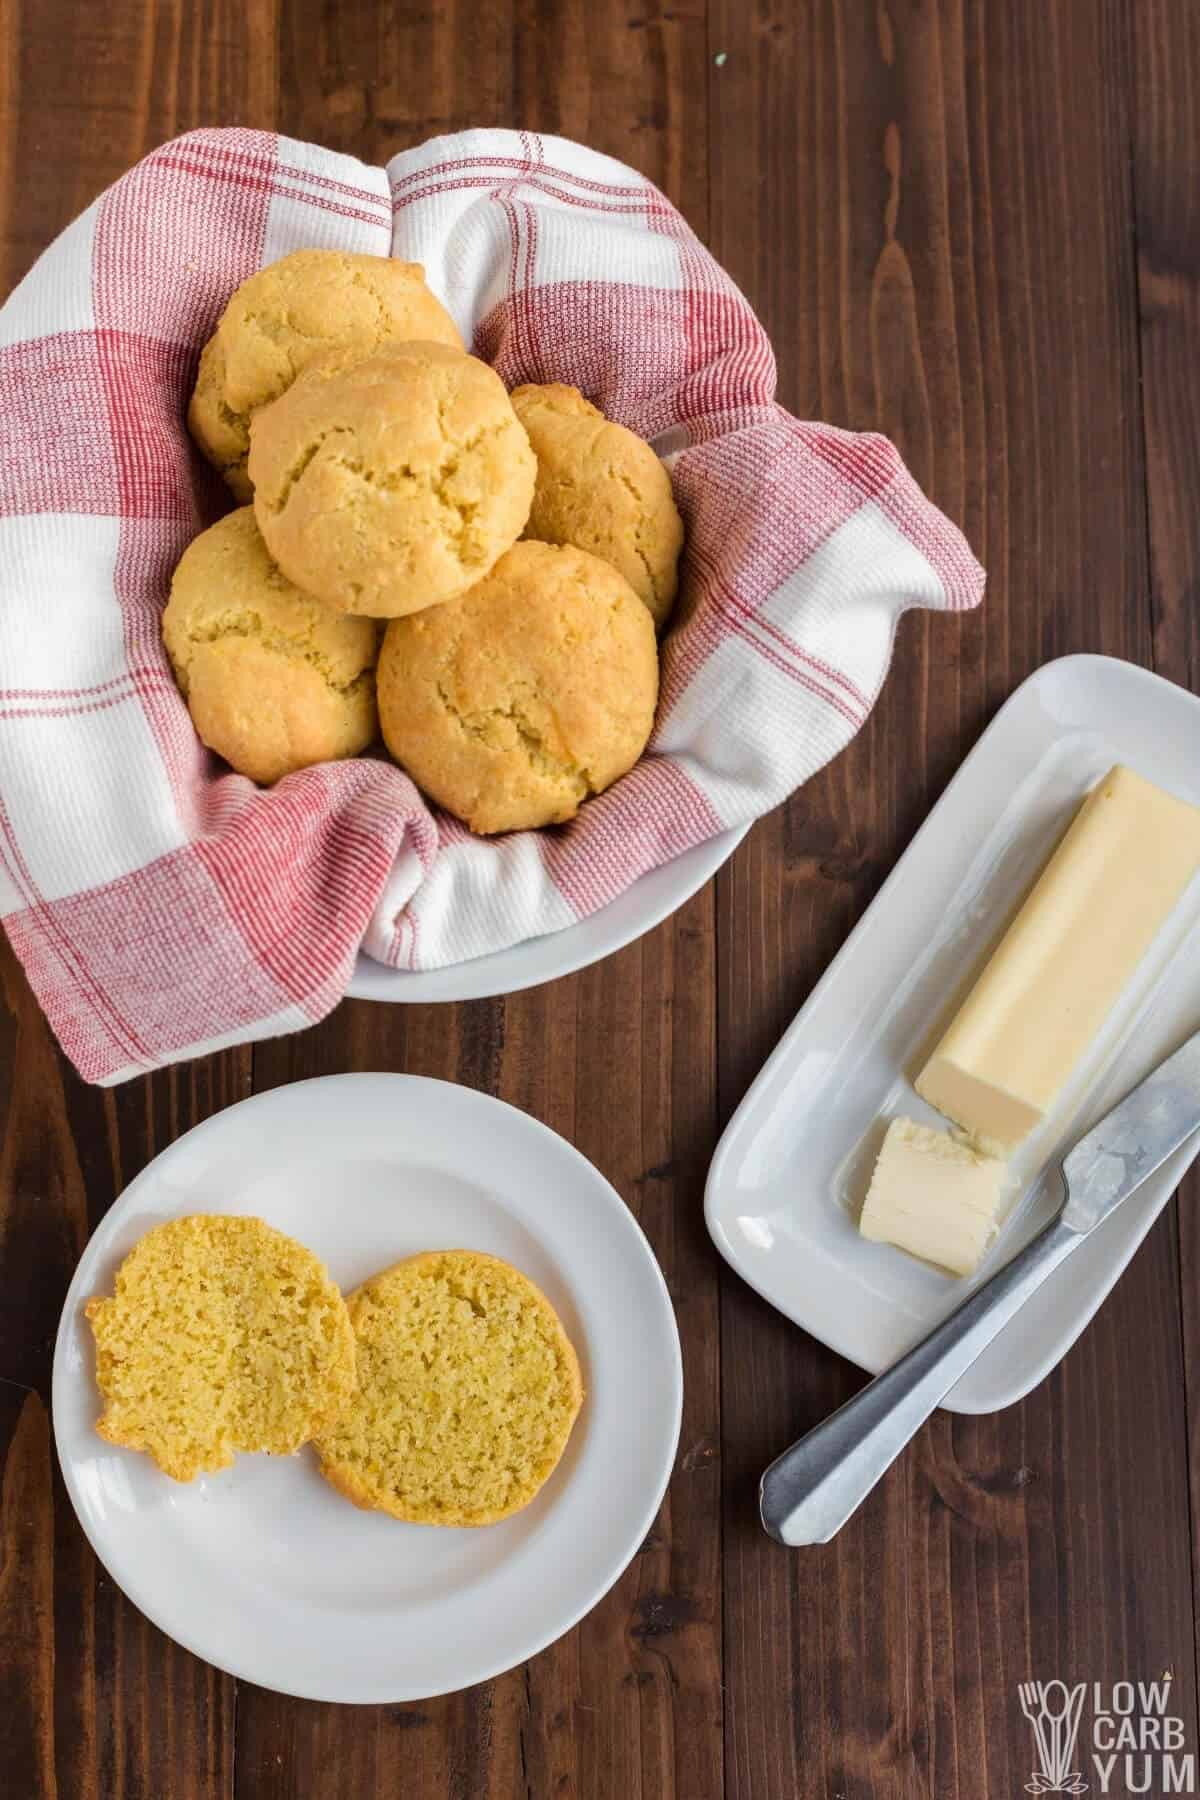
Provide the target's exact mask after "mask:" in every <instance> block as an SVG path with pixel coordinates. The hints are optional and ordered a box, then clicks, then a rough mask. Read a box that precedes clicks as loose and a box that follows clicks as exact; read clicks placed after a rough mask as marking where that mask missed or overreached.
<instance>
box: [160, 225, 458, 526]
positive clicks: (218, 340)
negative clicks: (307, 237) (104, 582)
mask: <svg viewBox="0 0 1200 1800" xmlns="http://www.w3.org/2000/svg"><path fill="white" fill-rule="evenodd" d="M408 338H421V339H422V340H425V341H430V340H432V341H433V342H436V343H440V344H448V345H450V347H451V348H452V349H455V350H461V349H462V347H463V344H462V339H461V337H460V336H459V333H458V328H457V326H456V325H455V323H454V321H453V319H452V318H451V317H450V314H449V313H448V312H447V311H446V309H445V307H444V306H443V305H442V303H441V301H440V300H438V299H437V297H436V295H434V294H433V293H431V292H430V290H429V288H428V287H427V286H426V285H425V271H424V269H423V268H422V267H421V265H420V263H406V262H398V261H397V260H396V259H395V258H394V257H390V256H366V255H359V254H354V253H351V252H347V251H343V250H295V251H293V252H292V254H291V255H290V256H284V257H281V258H280V260H279V261H278V262H274V263H269V264H268V265H267V267H266V268H265V269H259V270H258V272H257V273H256V274H254V275H251V276H250V277H249V278H248V280H246V281H243V282H242V284H241V286H240V287H239V288H237V289H236V291H235V292H234V294H233V295H232V296H231V298H230V300H229V303H228V305H227V306H226V308H225V311H224V312H223V313H222V314H221V318H220V321H219V322H218V325H217V329H216V332H215V334H214V335H213V337H212V338H211V339H210V340H209V342H208V344H207V345H206V346H205V349H204V351H203V354H202V355H201V358H200V370H199V374H198V377H197V381H196V387H195V391H194V393H193V395H192V401H191V405H190V407H189V409H188V425H189V427H190V429H191V433H192V436H193V437H194V438H195V440H196V442H197V444H198V445H199V446H200V448H201V450H202V451H203V452H204V454H205V456H206V457H207V458H208V460H209V461H210V462H211V463H213V464H214V465H215V467H216V468H218V469H220V471H221V473H222V474H223V475H224V477H225V479H226V481H227V482H228V483H229V485H230V487H231V488H232V489H233V492H234V494H235V496H236V497H237V499H238V500H240V501H241V502H243V503H245V502H246V501H248V500H249V499H250V494H251V487H250V478H249V475H248V474H247V472H246V454H247V451H248V450H249V447H250V419H251V416H252V415H253V413H254V412H255V410H256V409H257V408H258V407H260V406H265V405H266V404H267V402H268V401H270V400H274V399H276V398H277V396H278V395H280V394H282V393H283V391H284V389H285V388H287V387H290V385H291V383H292V382H293V381H294V380H295V379H296V376H297V375H298V374H299V373H300V371H301V370H302V369H305V368H307V367H308V364H309V363H310V362H311V361H312V360H313V358H314V357H315V356H319V355H321V354H322V353H323V352H324V351H326V350H328V349H330V348H331V347H334V346H337V345H346V346H348V347H351V348H353V349H354V350H356V351H357V352H358V353H359V354H360V355H364V356H365V355H369V354H370V353H371V352H372V351H373V350H377V349H378V348H379V346H380V345H381V344H386V343H392V342H398V341H401V340H404V339H408Z"/></svg>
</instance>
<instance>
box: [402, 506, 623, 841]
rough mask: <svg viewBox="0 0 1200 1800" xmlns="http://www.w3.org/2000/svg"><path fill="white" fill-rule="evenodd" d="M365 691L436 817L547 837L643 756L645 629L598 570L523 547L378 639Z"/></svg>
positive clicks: (611, 574) (606, 568)
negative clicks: (374, 693)
mask: <svg viewBox="0 0 1200 1800" xmlns="http://www.w3.org/2000/svg"><path fill="white" fill-rule="evenodd" d="M378 688H379V720H380V725H381V727H382V730H383V735H384V740H385V742H386V743H387V747H388V749H389V750H390V751H391V753H392V755H393V756H394V757H395V758H396V761H397V762H398V763H400V764H401V765H402V766H403V767H404V768H405V769H407V771H408V773H409V774H410V775H411V776H412V778H413V780H414V781H415V782H416V783H417V784H418V786H419V787H421V788H423V789H424V791H425V793H426V794H428V795H429V797H430V798H431V799H432V800H434V801H435V802H436V803H437V804H438V805H440V806H444V807H445V808H446V809H447V810H448V811H449V812H452V813H455V814H456V815H457V816H458V817H459V818H460V819H463V820H465V822H466V823H467V824H468V825H469V826H470V827H471V829H472V830H473V831H479V832H496V831H520V830H526V829H531V828H534V827H536V826H539V825H552V824H558V823H561V822H562V821H563V820H565V819H571V818H574V816H575V814H576V813H577V812H578V810H579V807H580V804H581V802H582V801H584V800H586V799H587V798H588V797H589V796H590V795H592V794H599V793H602V792H603V790H604V789H605V788H607V787H609V786H610V785H611V784H612V783H613V782H614V781H615V780H616V779H617V777H618V776H619V775H623V774H624V773H625V772H626V770H627V769H631V768H632V767H633V765H634V763H635V762H636V761H637V759H638V757H639V756H640V755H641V753H642V751H643V749H644V748H645V745H646V740H647V738H648V737H649V735H650V729H651V726H652V725H653V723H654V708H655V704H656V701H657V698H658V649H657V645H656V643H655V638H654V623H653V620H652V619H651V617H650V614H649V612H648V611H647V609H646V607H645V606H644V605H643V604H642V602H641V601H640V600H639V599H638V597H637V595H636V594H635V593H634V591H633V589H632V588H631V587H630V585H629V583H628V582H627V581H626V580H625V579H624V577H623V576H621V575H619V574H618V573H617V571H616V570H615V569H614V568H612V567H611V565H610V564H608V563H606V562H601V560H600V559H599V557H596V556H591V555H589V554H588V552H587V551H585V550H576V549H575V548H574V547H573V546H570V545H563V546H559V547H555V546H552V545H549V544H540V543H535V542H533V541H532V540H528V539H526V540H525V541H523V542H521V543H519V544H516V545H515V546H514V547H513V548H512V549H511V550H510V551H509V552H508V554H507V555H506V556H502V557H501V559H500V561H499V562H498V563H497V564H496V567H495V568H494V569H493V570H492V572H491V574H490V575H488V576H486V577H485V578H484V580H483V581H481V582H479V583H478V584H477V586H475V587H473V588H470V589H469V590H468V592H467V593H465V594H462V595H460V596H459V598H458V599H456V600H450V601H447V603H446V604H445V605H444V606H437V607H433V608H432V609H431V610H430V611H428V612H422V613H417V614H416V615H415V616H414V617H413V618H410V619H397V620H394V621H393V622H392V624H391V625H389V626H388V629H387V632H386V634H385V636H384V641H383V649H382V651H381V653H380V659H379V671H378Z"/></svg>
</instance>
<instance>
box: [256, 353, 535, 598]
mask: <svg viewBox="0 0 1200 1800" xmlns="http://www.w3.org/2000/svg"><path fill="white" fill-rule="evenodd" d="M249 467H250V478H251V480H252V482H253V483H254V510H255V513H256V514H257V517H258V523H259V527H260V529H261V531H262V534H263V537H264V538H265V539H266V543H267V548H268V549H269V550H270V552H271V554H272V556H274V558H275V560H276V562H277V563H278V564H279V566H280V568H281V569H282V570H283V571H284V573H285V574H287V575H289V576H290V577H291V579H292V580H293V581H295V582H296V583H297V584H299V585H301V586H303V587H305V588H307V589H308V590H309V592H310V593H314V594H317V595H318V596H319V597H320V598H321V599H323V600H326V601H328V602H329V603H330V605H332V606H336V607H339V608H340V609H341V610H342V611H343V612H354V613H365V614H366V615H367V616H368V617H370V618H376V619H384V618H399V617H401V616H402V615H404V614H406V613H415V612H419V611H421V610H422V609H423V608H425V607H428V606H434V605H436V604H437V603H438V602H439V601H443V600H449V599H451V598H452V597H453V596H454V595H455V594H460V593H462V592H463V591H464V589H466V588H468V587H470V586H471V585H472V584H473V583H474V582H476V581H478V580H479V579H480V577H481V576H483V575H486V574H487V572H488V570H489V569H490V568H491V567H492V565H493V563H494V562H495V561H496V559H497V558H498V557H499V556H501V555H503V553H504V551H505V550H507V549H508V548H509V546H510V545H511V544H512V543H514V542H515V540H516V539H517V538H518V537H519V536H520V535H521V531H522V530H523V528H524V525H525V521H526V519H527V518H528V516H529V505H530V501H531V500H532V498H533V483H534V473H535V464H534V457H533V452H532V450H531V449H530V448H529V440H528V438H527V437H526V435H525V432H524V430H523V429H522V427H521V425H520V423H519V421H518V419H517V415H516V413H515V412H514V411H513V409H512V404H511V402H510V400H509V398H508V395H507V394H506V393H505V391H504V385H503V383H502V382H501V380H500V378H499V376H498V375H496V374H495V373H494V371H493V370H491V369H489V368H488V366H487V364H486V363H482V362H479V361H477V360H476V358H475V357H473V356H466V355H464V354H462V353H461V352H459V351H455V350H451V349H448V348H447V347H446V346H445V345H443V344H433V343H429V344H425V343H412V344H392V345H389V346H388V347H387V348H385V349H383V350H379V351H377V352H376V353H375V354H374V355H372V356H369V357H366V358H361V357H358V356H356V354H355V353H354V352H353V351H332V352H329V353H327V354H326V355H325V356H323V357H321V358H320V359H318V360H317V361H315V362H313V363H310V364H309V366H308V368H307V369H305V371H304V373H303V374H302V375H300V376H298V377H297V379H296V380H295V381H294V382H293V383H292V385H291V387H290V388H288V390H287V392H286V393H285V394H283V395H281V397H280V398H279V399H278V400H275V401H273V402H272V404H271V405H270V406H266V407H263V409H262V410H261V411H260V412H258V413H256V414H255V415H254V420H253V424H252V427H251V432H250V464H249Z"/></svg>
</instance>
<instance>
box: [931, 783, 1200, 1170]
mask: <svg viewBox="0 0 1200 1800" xmlns="http://www.w3.org/2000/svg"><path fill="white" fill-rule="evenodd" d="M1197 867H1200V808H1197V807H1195V806H1189V805H1188V804H1187V802H1186V801H1183V800H1177V799H1175V797H1174V796H1173V795H1171V794H1166V793H1164V792H1163V790H1162V789H1161V788H1157V787H1155V786H1154V785H1153V783H1152V782H1149V781H1146V780H1144V779H1143V778H1142V777H1141V776H1140V775H1135V774H1134V773H1133V771H1132V769H1126V768H1123V767H1122V766H1121V765H1120V764H1118V765H1117V766H1116V767H1115V768H1113V769H1110V770H1109V772H1108V774H1107V775H1106V776H1105V777H1104V779H1103V781H1101V782H1100V783H1099V784H1098V785H1097V786H1096V787H1095V788H1093V789H1092V792H1091V793H1090V794H1089V795H1088V797H1087V799H1086V800H1085V801H1084V803H1083V805H1082V806H1081V807H1080V809H1079V811H1078V813H1077V814H1076V815H1075V818H1074V820H1073V822H1072V824H1071V827H1070V829H1069V830H1068V832H1067V834H1066V836H1065V837H1064V838H1063V840H1062V842H1061V844H1060V845H1059V847H1058V849H1057V850H1056V851H1055V852H1054V855H1053V856H1052V857H1051V858H1050V861H1049V862H1048V863H1047V864H1046V867H1045V869H1044V870H1043V871H1042V874H1041V876H1040V878H1039V880H1038V882H1037V885H1036V886H1035V888H1034V889H1033V892H1032V893H1031V894H1030V896H1029V898H1028V899H1027V900H1026V902H1025V904H1024V906H1023V907H1022V908H1021V910H1020V912H1019V913H1018V914H1017V916H1016V918H1015V919H1014V920H1013V922H1012V924H1011V925H1010V926H1009V928H1008V930H1007V932H1006V933H1005V935H1004V937H1003V938H1002V939H1001V941H1000V944H999V945H998V947H997V949H996V950H995V951H994V953H993V955H992V957H991V960H990V961H989V962H988V964H987V966H986V968H985V969H984V971H983V973H982V975H980V977H979V979H978V981H977V982H976V983H975V986H974V987H973V988H972V989H971V992H970V993H969V994H968V996H967V998H966V1000H965V1001H964V1002H963V1004H962V1006H961V1007H960V1009H959V1011H958V1013H957V1015H956V1017H955V1018H954V1020H953V1022H952V1024H951V1025H950V1028H949V1030H948V1031H947V1032H946V1035H945V1036H944V1037H943V1039H942V1041H941V1043H940V1044H939V1045H938V1046H937V1049H936V1050H935V1051H934V1053H933V1055H932V1056H931V1057H930V1059H929V1061H928V1062H927V1063H926V1065H925V1067H924V1069H923V1070H922V1072H921V1074H920V1076H919V1078H918V1080H917V1083H916V1088H917V1092H918V1094H920V1096H921V1098H922V1099H923V1100H928V1102H929V1104H930V1105H931V1106H935V1107H936V1108H937V1110H938V1111H939V1112H941V1113H944V1114H945V1115H946V1117H947V1118H948V1119H953V1120H954V1122H955V1124H956V1125H961V1126H962V1128H963V1130H964V1131H966V1132H968V1133H969V1135H970V1136H971V1137H972V1138H973V1139H974V1140H975V1141H976V1142H977V1143H978V1144H979V1145H980V1146H981V1147H982V1148H984V1149H986V1150H989V1151H995V1152H996V1153H998V1154H1004V1153H1005V1152H1006V1151H1008V1150H1011V1149H1012V1148H1013V1147H1014V1146H1015V1145H1016V1144H1019V1143H1020V1142H1021V1140H1022V1138H1024V1137H1026V1136H1028V1134H1029V1133H1030V1132H1031V1131H1032V1130H1033V1129H1034V1127H1035V1126H1036V1125H1038V1124H1040V1123H1041V1120H1042V1119H1043V1118H1044V1117H1045V1115H1046V1113H1047V1112H1048V1111H1049V1110H1050V1107H1051V1105H1052V1104H1053V1102H1054V1099H1055V1097H1056V1096H1057V1094H1058V1092H1059V1089H1060V1088H1061V1087H1062V1085H1063V1083H1064V1082H1065V1081H1066V1079H1067V1077H1068V1076H1069V1075H1070V1074H1071V1071H1072V1070H1073V1069H1074V1067H1075V1065H1076V1063H1077V1062H1078V1061H1079V1059H1080V1057H1081V1056H1082V1055H1083V1053H1084V1051H1085V1050H1086V1049H1087V1047H1088V1045H1089V1044H1090V1043H1091V1041H1092V1039H1093V1037H1094V1036H1095V1035H1096V1033H1097V1031H1099V1029H1100V1027H1101V1025H1102V1024H1103V1023H1104V1020H1105V1018H1106V1017H1107V1015H1108V1013H1109V1011H1110V1009H1111V1008H1112V1006H1113V1005H1114V1003H1115V1002H1116V1000H1117V998H1118V996H1119V994H1120V992H1121V990H1122V988H1123V987H1124V986H1125V984H1126V982H1127V981H1128V980H1129V978H1130V976H1131V975H1132V974H1133V972H1134V970H1135V969H1136V968H1137V965H1138V964H1139V963H1140V962H1141V960H1142V958H1143V956H1144V955H1145V954H1146V951H1147V950H1148V949H1149V948H1150V945H1151V943H1152V941H1153V939H1154V937H1155V935H1156V934H1157V932H1158V930H1159V927H1160V926H1161V925H1162V924H1163V923H1164V922H1165V920H1166V918H1167V915H1168V914H1169V913H1170V912H1171V910H1172V908H1173V907H1174V906H1175V904H1176V902H1177V901H1178V900H1179V898H1180V896H1181V895H1182V893H1183V891H1184V889H1185V888H1186V887H1187V885H1188V882H1189V881H1190V880H1191V878H1192V876H1193V875H1194V873H1195V872H1196V869H1197Z"/></svg>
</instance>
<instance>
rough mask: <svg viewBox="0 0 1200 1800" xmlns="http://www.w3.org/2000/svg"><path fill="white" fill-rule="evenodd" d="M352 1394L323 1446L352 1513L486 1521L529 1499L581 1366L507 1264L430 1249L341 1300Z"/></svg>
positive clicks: (577, 1390)
mask: <svg viewBox="0 0 1200 1800" xmlns="http://www.w3.org/2000/svg"><path fill="white" fill-rule="evenodd" d="M348 1304H349V1309H350V1317H351V1320H352V1322H353V1326H354V1333H355V1338H356V1342H357V1347H358V1370H359V1389H358V1392H357V1394H356V1395H355V1397H354V1399H353V1401H352V1402H351V1404H350V1406H349V1407H348V1408H347V1409H346V1411H345V1412H344V1413H343V1414H342V1415H341V1417H340V1418H339V1420H338V1421H337V1423H336V1425H334V1426H333V1427H332V1428H331V1429H330V1430H329V1431H327V1432H325V1433H324V1434H323V1435H322V1436H321V1437H320V1439H319V1440H318V1444H317V1450H318V1453H319V1455H320V1458H321V1470H322V1473H323V1474H324V1475H325V1477H326V1479H327V1480H328V1481H330V1482H331V1483H332V1484H333V1486H334V1487H336V1488H338V1489H339V1490H340V1491H341V1492H342V1493H343V1494H345V1495H346V1496H347V1497H348V1498H349V1499H351V1500H353V1501H354V1502H355V1504H356V1505H358V1506H361V1507H365V1508H369V1509H373V1510H376V1511H380V1512H386V1513H390V1514H391V1515H392V1517H393V1518H397V1519H408V1520H411V1521H413V1522H414V1523H419V1524H426V1525H490V1524H494V1523H495V1521H496V1520H498V1519H504V1518H507V1517H508V1515H509V1514H510V1513H514V1512H517V1511H519V1510H520V1508H521V1507H523V1506H526V1505H528V1503H529V1501H530V1500H532V1499H533V1497H534V1495H535V1494H536V1493H537V1491H538V1489H539V1488H540V1487H541V1486H542V1485H543V1483H544V1482H545V1481H546V1479H547V1478H548V1476H549V1475H550V1474H551V1473H552V1471H553V1470H554V1468H555V1466H556V1464H557V1463H558V1460H559V1458H560V1457H561V1455H562V1453H563V1450H564V1449H565V1447H566V1443H567V1439H568V1437H569V1436H570V1432H571V1427H572V1425H573V1424H574V1422H575V1419H576V1417H577V1415H578V1413H579V1409H580V1406H581V1404H582V1402H583V1386H582V1382H581V1380H580V1374H579V1362H578V1359H577V1357H576V1355H575V1351H574V1350H573V1348H572V1346H571V1343H570V1340H569V1339H568V1337H567V1335H566V1332H565V1331H564V1330H563V1327H562V1324H561V1322H560V1321H559V1318H558V1315H557V1314H556V1313H555V1311H554V1308H553V1307H552V1306H551V1305H550V1302H549V1301H548V1300H547V1299H546V1297H545V1295H544V1294H543V1293H542V1292H541V1290H540V1289H539V1288H537V1287H535V1286H534V1284H533V1282H532V1281H530V1280H529V1279H528V1277H527V1276H525V1275H523V1274H522V1273H521V1271H520V1270H519V1269H514V1268H513V1267H512V1266H511V1264H509V1263H506V1262H502V1261H500V1260H499V1258H497V1257H493V1256H485V1255H483V1254H482V1253H480V1252H478V1251H473V1250H438V1251H431V1252H429V1253H427V1254H425V1255H422V1256H414V1257H410V1258H409V1259H408V1260H407V1261H405V1262H402V1263H398V1264H397V1265H396V1266H395V1267H394V1268H392V1269H388V1270H385V1271H384V1272H383V1273H382V1274H380V1275H376V1276H375V1277H374V1278H373V1279H372V1280H370V1281H368V1282H367V1283H366V1284H365V1286H363V1287H361V1288H359V1289H358V1290H357V1292H356V1293H353V1294H351V1296H350V1298H349V1302H348Z"/></svg>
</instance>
